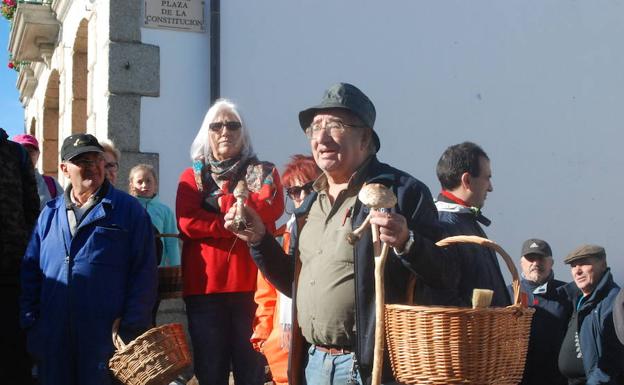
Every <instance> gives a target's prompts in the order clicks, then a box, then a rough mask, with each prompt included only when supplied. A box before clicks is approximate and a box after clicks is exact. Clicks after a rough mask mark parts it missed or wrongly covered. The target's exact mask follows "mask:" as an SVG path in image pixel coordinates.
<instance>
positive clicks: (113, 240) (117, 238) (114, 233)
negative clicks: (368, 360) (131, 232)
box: [88, 226, 130, 267]
mask: <svg viewBox="0 0 624 385" xmlns="http://www.w3.org/2000/svg"><path fill="white" fill-rule="evenodd" d="M88 250H89V262H90V263H92V264H94V265H104V266H111V267H121V266H123V265H124V262H125V261H126V260H127V258H126V256H127V254H128V253H129V252H130V245H129V244H128V232H127V231H126V230H123V229H121V228H117V227H102V226H97V227H96V228H95V230H94V231H93V234H92V235H91V239H90V242H89V249H88Z"/></svg>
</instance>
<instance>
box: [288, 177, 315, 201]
mask: <svg viewBox="0 0 624 385" xmlns="http://www.w3.org/2000/svg"><path fill="white" fill-rule="evenodd" d="M312 184H314V181H310V182H308V183H306V184H304V185H303V186H292V187H286V194H288V196H289V197H290V198H291V199H297V198H299V197H300V196H301V192H302V191H303V192H305V194H306V195H308V194H309V193H311V192H312Z"/></svg>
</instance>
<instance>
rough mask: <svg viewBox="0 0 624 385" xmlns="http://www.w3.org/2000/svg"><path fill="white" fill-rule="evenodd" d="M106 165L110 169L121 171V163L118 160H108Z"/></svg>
mask: <svg viewBox="0 0 624 385" xmlns="http://www.w3.org/2000/svg"><path fill="white" fill-rule="evenodd" d="M104 167H106V169H107V170H110V171H119V163H117V162H108V163H106V164H105V165H104Z"/></svg>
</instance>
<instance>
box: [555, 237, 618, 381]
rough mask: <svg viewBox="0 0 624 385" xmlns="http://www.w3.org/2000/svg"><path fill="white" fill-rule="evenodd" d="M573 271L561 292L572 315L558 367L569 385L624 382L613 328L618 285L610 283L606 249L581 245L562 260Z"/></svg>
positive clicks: (562, 345) (611, 281) (611, 278)
mask: <svg viewBox="0 0 624 385" xmlns="http://www.w3.org/2000/svg"><path fill="white" fill-rule="evenodd" d="M563 262H565V263H566V264H568V265H570V268H571V270H572V278H573V279H574V282H571V283H569V284H567V285H565V286H563V287H562V288H561V289H562V292H563V293H564V294H565V297H566V298H567V299H568V301H569V304H570V305H571V312H572V316H571V318H570V321H569V323H568V329H567V332H566V335H565V337H564V339H563V343H562V344H561V350H560V352H559V370H560V371H561V373H562V374H563V375H564V376H566V377H567V378H568V384H574V385H577V384H622V383H624V382H623V381H624V366H623V365H622V363H623V362H624V348H623V347H622V345H620V344H619V343H618V341H617V337H616V334H615V328H614V327H613V317H612V312H613V302H614V300H615V297H616V295H617V294H618V291H619V286H618V285H617V284H616V283H615V282H613V277H612V275H611V271H610V269H609V267H608V266H607V254H606V252H605V249H604V248H603V247H601V246H597V245H582V246H580V247H578V248H576V249H575V250H574V251H572V252H571V253H570V254H568V255H567V256H566V257H565V259H564V260H563Z"/></svg>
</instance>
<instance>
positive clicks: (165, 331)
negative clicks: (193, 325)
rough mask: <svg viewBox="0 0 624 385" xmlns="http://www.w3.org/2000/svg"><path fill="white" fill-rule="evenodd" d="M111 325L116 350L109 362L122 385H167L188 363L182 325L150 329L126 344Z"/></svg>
mask: <svg viewBox="0 0 624 385" xmlns="http://www.w3.org/2000/svg"><path fill="white" fill-rule="evenodd" d="M118 328H119V320H116V321H115V323H114V324H113V344H114V345H115V348H116V351H115V354H113V357H111V359H110V361H109V367H110V369H111V371H112V372H113V374H114V375H115V377H116V378H117V379H118V380H119V381H121V382H122V383H123V384H125V385H167V384H169V383H170V382H171V381H173V380H174V379H175V378H176V377H177V376H178V375H180V374H181V373H182V372H184V371H185V370H186V369H187V368H188V367H190V365H191V354H190V352H189V348H188V344H187V343H186V337H185V335H184V329H183V328H182V325H181V324H177V323H174V324H166V325H162V326H159V327H155V328H152V329H150V330H148V331H146V332H145V333H143V334H141V335H140V336H139V337H137V338H136V339H135V340H134V341H132V342H130V343H129V344H128V345H125V344H124V343H123V341H122V340H121V338H120V337H119V335H118V334H117V330H118Z"/></svg>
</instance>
